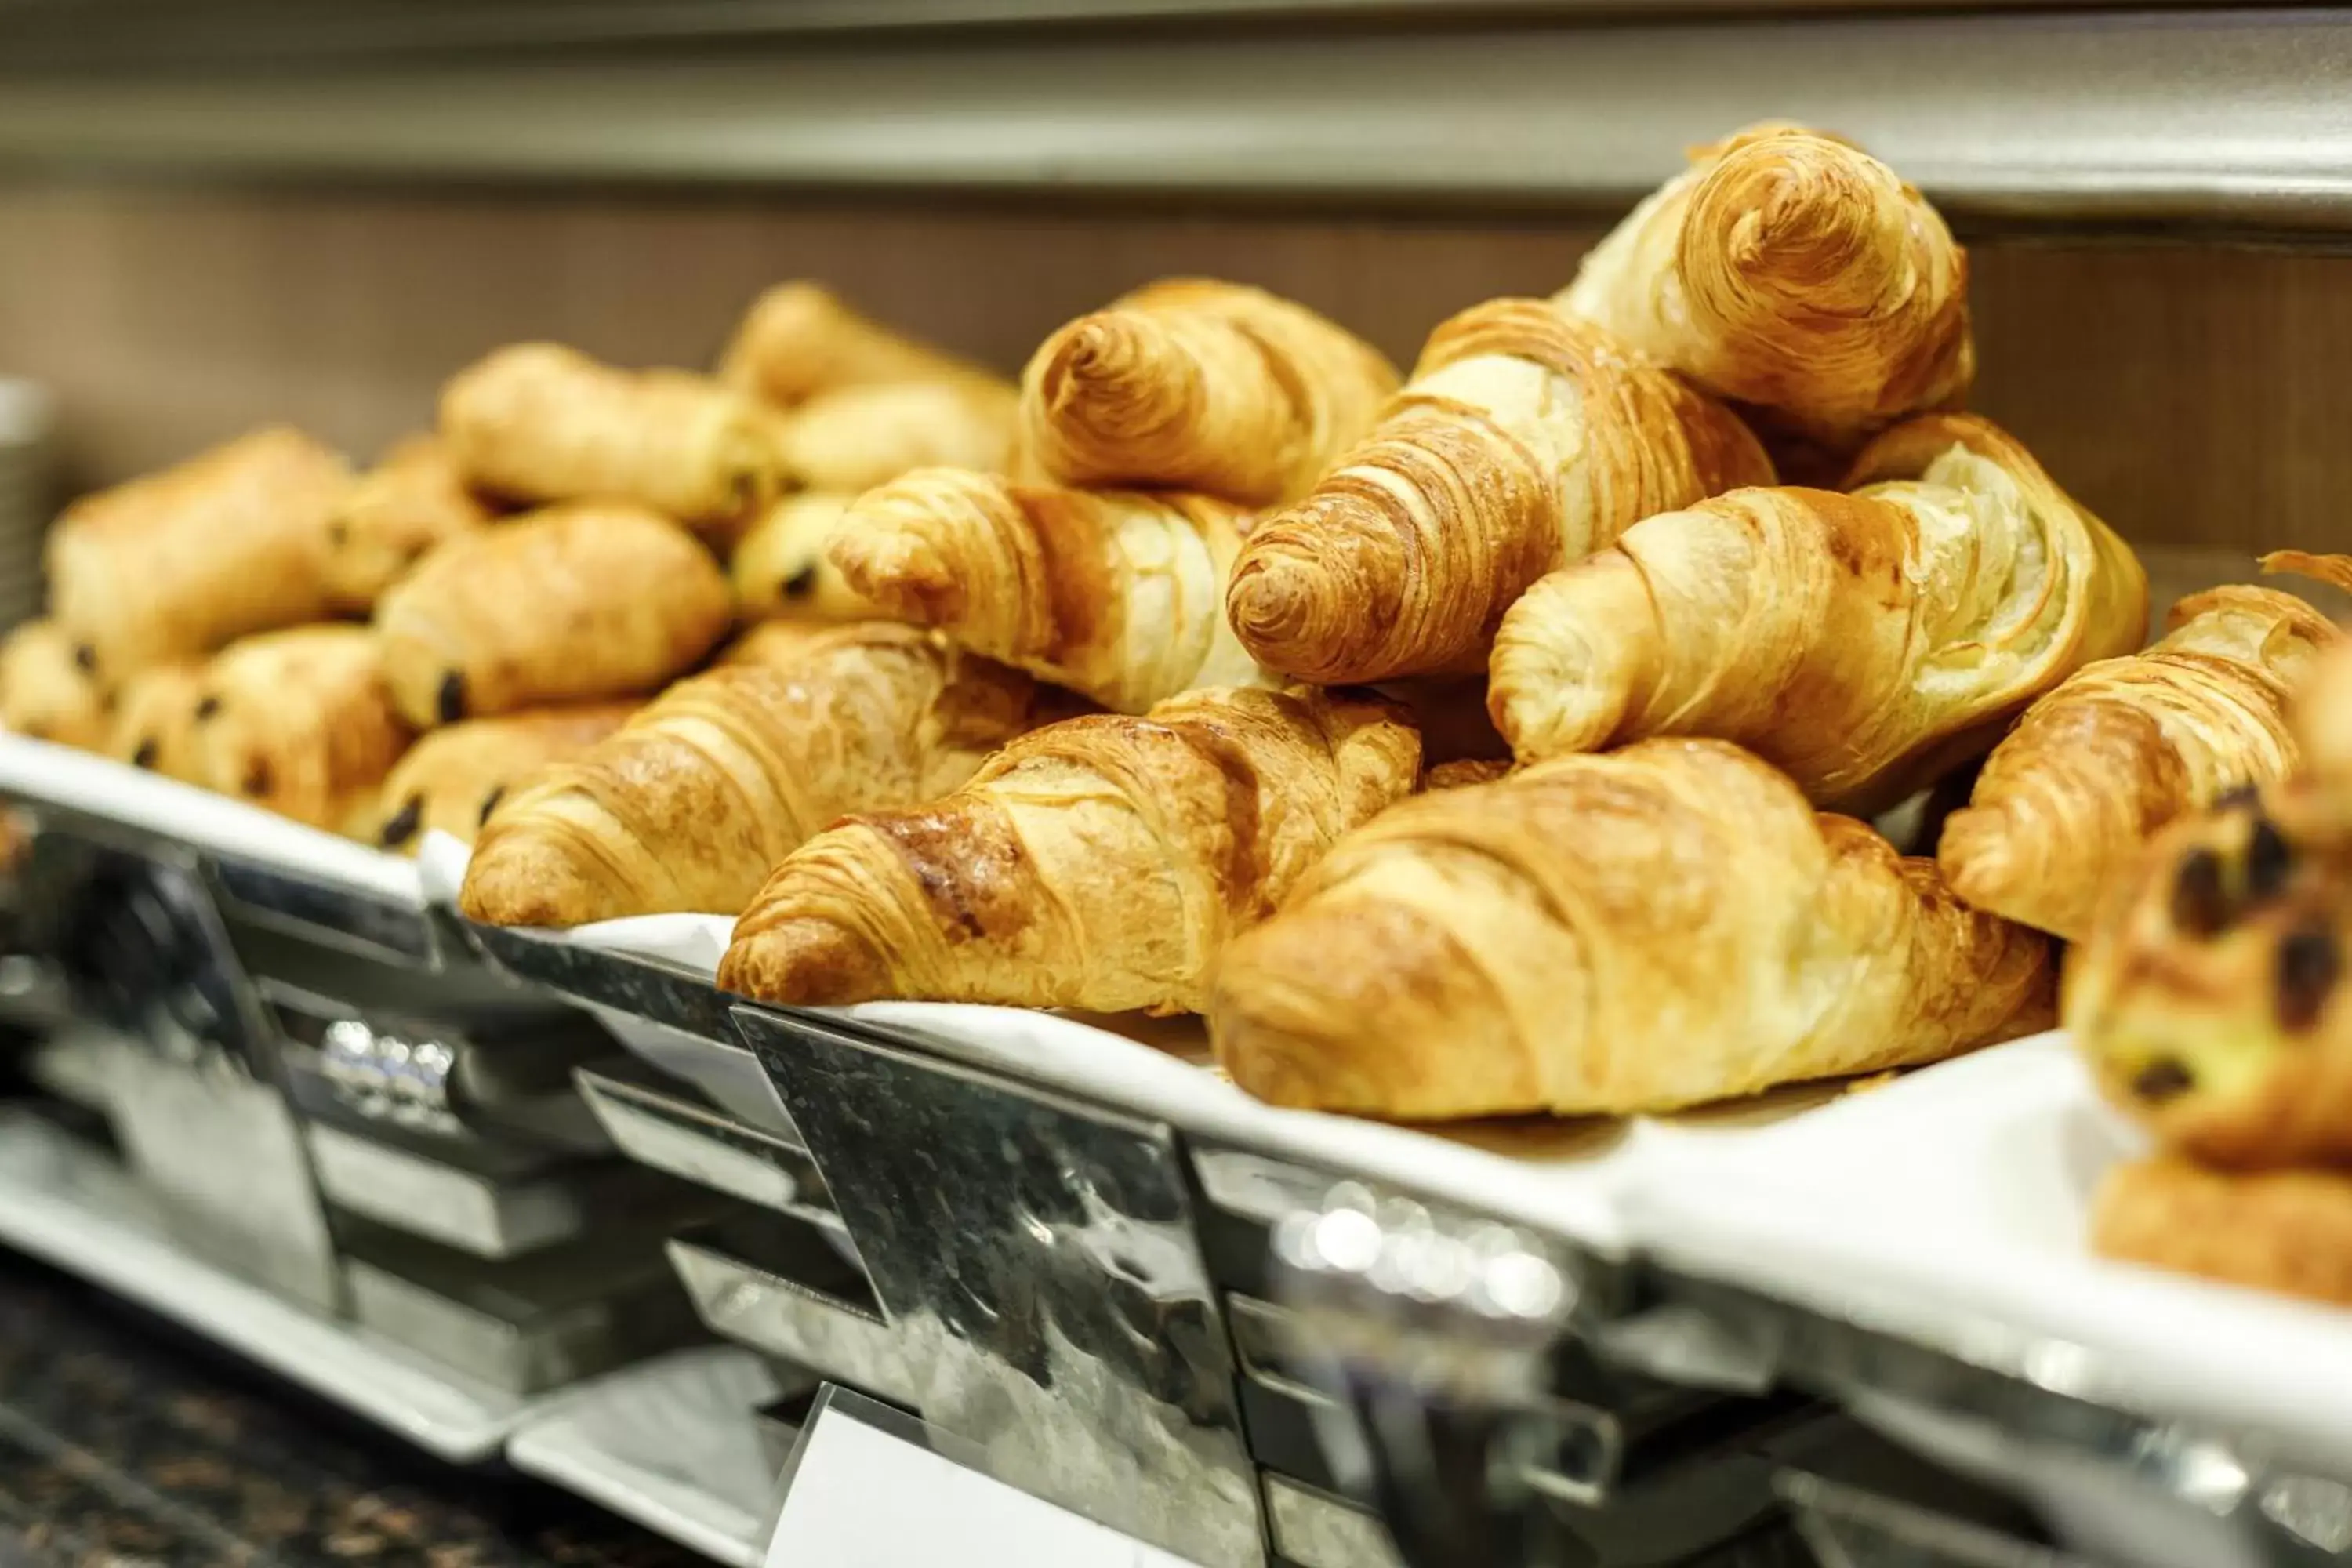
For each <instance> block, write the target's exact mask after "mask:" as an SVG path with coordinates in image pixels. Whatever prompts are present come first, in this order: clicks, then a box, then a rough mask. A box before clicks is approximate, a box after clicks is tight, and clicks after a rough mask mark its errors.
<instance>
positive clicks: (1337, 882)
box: [1209, 740, 2053, 1120]
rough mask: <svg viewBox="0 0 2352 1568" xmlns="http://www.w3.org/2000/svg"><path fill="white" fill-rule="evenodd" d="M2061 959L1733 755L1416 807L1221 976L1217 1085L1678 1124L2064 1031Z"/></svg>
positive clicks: (1529, 775)
mask: <svg viewBox="0 0 2352 1568" xmlns="http://www.w3.org/2000/svg"><path fill="white" fill-rule="evenodd" d="M2052 978H2053V976H2052V969H2051V963H2050V944H2049V942H2048V941H2047V940H2046V939H2044V938H2043V937H2042V936H2040V935H2038V934H2036V933H2034V932H2031V931H2026V930H2024V929H2023V928H2021V927H2019V926H2014V925H2011V924H2010V923H2008V922H2007V921H2001V920H1998V919H1996V918H1994V917H1992V916H1990V915H1984V914H1979V913H1976V912H1975V911H1973V910H1969V909H1967V908H1965V907H1963V906H1962V905H1961V904H1960V902H1959V901H1958V900H1957V899H1955V898H1953V897H1952V896H1951V894H1950V893H1949V892H1948V890H1947V889H1945V888H1944V887H1943V885H1942V882H1941V880H1940V879H1938V878H1937V874H1936V868H1935V865H1934V863H1933V862H1932V861H1928V860H1924V859H1908V860H1906V859H1904V858H1900V857H1898V856H1897V855H1896V854H1895V850H1894V849H1893V847H1891V846H1889V845H1888V844H1887V843H1886V841H1885V839H1883V838H1881V837H1878V835H1876V834H1875V833H1874V832H1872V831H1871V830H1870V829H1869V828H1868V827H1866V826H1864V825H1863V824H1861V823H1859V822H1856V821H1853V819H1852V818H1849V817H1843V816H1829V815H1825V814H1824V815H1820V816H1816V815H1815V814H1814V812H1813V809H1812V807H1811V805H1808V804H1807V802H1806V801H1805V799H1804V797H1803V796H1802V795H1800V794H1799V793H1798V792H1797V790H1796V788H1795V786H1794V785H1792V784H1790V783H1789V781H1788V780H1787V779H1786V778H1785V777H1783V776H1782V775H1781V774H1780V773H1777V772H1775V771H1774V770H1772V769H1771V768H1769V767H1767V766H1766V765H1765V764H1764V763H1760V762H1759V761H1757V760H1756V758H1754V757H1753V756H1751V755H1749V754H1748V753H1747V752H1742V751H1741V750H1739V749H1738V747H1736V746H1732V745H1729V744H1727V743H1725V742H1719V741H1688V740H1654V741H1643V742H1637V743H1636V744H1634V745H1632V746H1628V747H1626V748H1625V749H1624V750H1623V751H1621V752H1612V753H1610V754H1608V755H1606V756H1591V757H1588V756H1573V757H1562V758H1559V759H1556V760H1554V761H1552V762H1548V763H1536V764H1535V765H1533V766H1531V767H1527V768H1522V769H1520V770H1519V771H1517V773H1512V774H1511V775H1510V776H1509V777H1507V778H1506V779H1504V780H1502V781H1500V782H1499V783H1495V784H1470V785H1467V786H1465V787H1460V788H1454V789H1446V790H1443V791H1441V792H1439V793H1436V794H1433V795H1424V796H1422V797H1420V798H1418V799H1414V800H1411V801H1407V802H1406V803H1405V804H1403V805H1400V806H1397V807H1395V808H1393V809H1391V811H1389V812H1388V813H1387V814H1385V815H1384V816H1381V817H1379V818H1377V819H1376V820H1374V821H1373V822H1372V823H1371V824H1370V825H1369V826H1365V827H1362V828H1360V829H1358V830H1357V831H1356V832H1354V833H1352V834H1350V835H1349V836H1348V837H1345V838H1343V839H1341V840H1340V841H1339V843H1338V844H1337V845H1336V846H1334V847H1333V848H1332V850H1331V852H1330V853H1329V854H1328V855H1327V856H1326V857H1324V858H1323V860H1322V861H1321V862H1320V863H1319V864H1318V865H1317V866H1316V867H1315V868H1314V869H1312V870H1311V871H1309V872H1308V873H1307V877H1306V878H1305V879H1304V880H1303V881H1302V882H1301V883H1300V884H1299V886H1298V888H1297V890H1296V891H1295V892H1294V893H1292V895H1291V896H1290V898H1289V900H1287V901H1286V903H1285V904H1284V906H1283V908H1282V910H1281V912H1280V913H1279V914H1277V915H1276V916H1275V917H1274V918H1273V919H1272V920H1270V921H1266V922H1265V924H1264V925H1262V926H1260V927H1259V928H1258V929H1257V930H1255V931H1252V932H1250V933H1249V934H1247V935H1246V936H1244V937H1243V938H1241V939H1240V940H1239V941H1237V942H1234V945H1233V946H1232V947H1231V948H1230V949H1229V950H1228V951H1227V952H1226V953H1225V957H1224V961H1223V963H1222V964H1221V965H1220V966H1219V969H1218V973H1217V983H1216V991H1215V994H1214V997H1213V1000H1212V1003H1211V1006H1210V1010H1209V1024H1210V1031H1211V1034H1212V1036H1213V1039H1214V1040H1215V1043H1216V1048H1217V1058H1218V1060H1219V1061H1221V1062H1222V1063H1223V1064H1224V1066H1225V1068H1227V1070H1229V1071H1230V1072H1231V1073H1232V1074H1233V1077H1234V1081H1235V1082H1236V1083H1238V1084H1240V1085H1241V1086H1242V1087H1243V1088H1244V1089H1248V1090H1249V1091H1250V1092H1251V1093H1253V1094H1255V1095H1258V1096H1259V1097H1261V1098H1263V1099H1266V1100H1274V1101H1276V1103H1279V1104H1284V1105H1298V1106H1312V1107H1316V1108H1318V1109H1323V1110H1347V1111H1357V1112H1363V1113H1368V1114H1372V1115H1378V1116H1385V1117H1393V1118H1399V1119H1406V1120H1425V1119H1439V1118H1451V1117H1464V1116H1482V1115H1489V1114H1494V1113H1499V1112H1517V1111H1529V1110H1549V1111H1553V1112H1556V1113H1562V1114H1574V1113H1583V1112H1594V1111H1606V1112H1628V1111H1637V1110H1670V1109H1673V1108H1675V1107H1677V1106H1685V1105H1691V1104H1695V1103H1698V1102H1701V1101H1705V1100H1720V1099H1725V1098H1727V1097H1730V1096H1734V1095H1744V1094H1750V1093H1754V1092H1756V1091H1758V1090H1759V1089H1767V1088H1769V1087H1771V1086H1772V1085H1774V1084H1779V1083H1785V1082H1790V1081H1794V1080H1798V1079H1815V1078H1823V1077H1829V1076H1832V1075H1837V1074H1845V1073H1859V1072H1871V1071H1876V1070H1879V1069H1882V1068H1893V1067H1900V1066H1905V1065H1907V1064H1911V1063H1916V1062H1924V1061H1931V1060H1934V1059H1936V1058H1939V1057H1945V1056H1948V1055H1950V1054H1952V1053H1954V1052H1956V1051H1959V1050H1965V1049H1967V1048H1969V1047H1973V1046H1977V1045H1981V1044H1985V1043H1987V1042H1989V1041H1990V1040H1993V1039H1996V1038H2000V1037H2005V1036H2008V1035H2011V1034H2014V1033H2019V1032H2022V1031H2023V1030H2024V1029H2025V1028H2026V1027H2029V1026H2032V1025H2035V1024H2038V1023H2041V1022H2043V1021H2046V1017H2047V1012H2048V1004H2049V994H2050V988H2051V982H2052Z"/></svg>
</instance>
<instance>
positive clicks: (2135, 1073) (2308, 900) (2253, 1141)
mask: <svg viewBox="0 0 2352 1568" xmlns="http://www.w3.org/2000/svg"><path fill="white" fill-rule="evenodd" d="M2347 931H2352V811H2347V808H2346V802H2345V798H2344V796H2343V795H2341V793H2340V792H2338V791H2337V790H2336V789H2334V788H2333V787H2331V786H2329V785H2327V784H2323V783H2321V782H2320V781H2318V780H2314V779H2291V780H2288V781H2286V782H2284V783H2274V784H2263V785H2261V786H2260V787H2259V788H2258V789H2257V788H2252V787H2249V788H2242V789H2238V790H2234V791H2232V792H2231V793H2230V794H2229V795H2225V796H2224V797H2223V798H2222V799H2221V801H2220V802H2219V803H2218V804H2217V805H2214V806H2213V807H2212V808H2210V809H2209V810H2207V811H2204V812H2200V813H2196V814H2193V815H2189V816H2183V817H2181V818H2180V819H2179V820H2177V821H2175V822H2173V823H2172V824H2171V825H2170V826H2168V827H2166V828H2164V829H2162V830H2161V831H2160V832H2158V835H2157V837H2156V838H2155V840H2154V842H2153V844H2152V845H2151V846H2150V847H2148V849H2147V852H2146V853H2145V854H2144V855H2143V856H2141V857H2140V858H2138V859H2137V862H2136V863H2135V864H2134V865H2133V866H2132V867H2131V868H2129V870H2128V872H2127V873H2126V875H2123V876H2120V877H2117V878H2116V879H2115V880H2114V882H2113V884H2112V885H2111V886H2109V887H2108V888H2106V889H2103V891H2102V896H2101V898H2100V899H2099V901H2098V905H2097V908H2096V909H2095V911H2094V914H2093V918H2092V919H2091V921H2090V922H2089V925H2088V929H2087V930H2086V931H2085V932H2084V938H2083V940H2082V942H2080V943H2079V944H2077V945H2076V946H2075V947H2074V950H2073V951H2072V952H2070V953H2069V954H2068V956H2067V963H2066V988H2065V1005H2064V1014H2065V1023H2066V1026H2067V1028H2068V1030H2069V1031H2070V1032H2072V1033H2073V1035H2074V1038H2075V1041H2076V1043H2077V1044H2078V1045H2079V1046H2080V1047H2082V1049H2083V1052H2084V1056H2085V1057H2086V1058H2088V1059H2089V1061H2090V1063H2091V1067H2092V1069H2093V1072H2094V1074H2095V1077H2096V1078H2097V1079H2098V1081H2099V1083H2100V1085H2101V1087H2102V1088H2104V1089H2105V1090H2106V1092H2107V1094H2108V1096H2109V1097H2110V1098H2111V1099H2113V1100H2115V1101H2116V1104H2118V1105H2120V1106H2122V1107H2123V1108H2124V1109H2125V1110H2128V1111H2130V1112H2132V1113H2133V1114H2135V1115H2137V1117H2139V1118H2140V1120H2142V1121H2145V1122H2147V1125H2148V1126H2149V1127H2150V1128H2151V1129H2153V1130H2154V1131H2155V1132H2156V1133H2157V1135H2158V1137H2159V1138H2161V1139H2162V1140H2163V1141H2164V1142H2166V1143H2168V1145H2170V1146H2171V1147H2173V1148H2174V1149H2177V1150H2179V1151H2180V1152H2184V1153H2187V1154H2189V1155H2191V1156H2193V1157H2195V1158H2197V1159H2200V1160H2204V1161H2207V1162H2209V1163H2214V1164H2221V1165H2231V1166H2246V1167H2251V1166H2268V1165H2294V1164H2311V1163H2343V1162H2345V1161H2347V1159H2352V1006H2347V1005H2346V1004H2345V1000H2344V985H2343V984H2342V982H2343V979H2344V952H2345V941H2346V937H2347Z"/></svg>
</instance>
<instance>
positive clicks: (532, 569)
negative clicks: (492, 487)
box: [375, 501, 733, 729]
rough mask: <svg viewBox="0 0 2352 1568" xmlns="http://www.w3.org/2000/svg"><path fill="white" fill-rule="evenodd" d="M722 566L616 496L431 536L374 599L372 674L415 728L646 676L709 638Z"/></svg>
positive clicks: (635, 682) (701, 649)
mask: <svg viewBox="0 0 2352 1568" xmlns="http://www.w3.org/2000/svg"><path fill="white" fill-rule="evenodd" d="M732 614H733V605H732V604H731V602H730V595H729V593H728V589H727V579H726V578H725V577H724V576H723V575H721V574H720V573H719V568H718V567H717V566H716V565H715V564H714V563H712V562H711V559H710V557H709V555H708V554H706V553H705V552H703V549H702V547H701V546H700V545H698V544H697V543H696V542H694V540H693V539H692V538H691V537H690V536H688V534H687V533H685V532H684V531H681V530H680V529H678V528H677V526H676V525H674V524H672V523H670V522H668V521H665V520H663V519H662V518H659V517H656V516H655V515H654V514H653V513H651V512H649V511H645V510H641V509H639V508H637V507H634V506H629V505H626V504H624V503H621V502H595V501H583V502H579V503H577V504H575V505H572V506H560V507H549V508H548V509H546V510H543V511H539V512H534V513H532V514H531V515H530V516H528V517H525V518H521V519H520V520H518V521H514V522H509V523H502V524H500V525H499V527H497V528H489V529H483V530H480V531H477V532H472V533H463V534H459V535H457V537H456V538H453V539H450V540H448V541H446V542H444V543H443V544H441V545H440V546H439V547H438V548H437V549H436V550H435V551H434V552H432V553H431V554H429V555H427V556H426V557H425V559H424V560H423V561H421V562H419V563H417V566H416V569H415V571H413V572H411V573H410V574H408V575H407V576H405V577H404V578H402V579H401V580H400V581H399V582H398V583H395V584H393V586H392V588H391V590H390V591H389V592H387V593H386V594H385V595H383V600H382V601H381V602H380V603H379V604H378V605H376V612H375V629H376V635H377V637H379V638H380V639H381V640H382V642H383V661H384V673H385V675H386V677H387V678H388V679H390V680H391V682H392V690H393V696H394V700H396V701H397V702H398V704H399V707H400V711H401V712H402V713H404V715H406V716H407V718H408V720H409V721H410V722H411V723H413V724H415V725H416V726H417V727H418V728H420V729H423V728H425V727H426V726H429V725H432V724H436V723H441V724H452V723H455V722H457V721H458V720H460V719H465V718H480V717H483V716H485V715H488V714H493V713H509V712H512V711H513V710H516V709H519V708H534V707H542V706H546V705H548V704H551V703H560V702H580V701H593V700H600V699H604V698H612V697H625V696H629V695H632V694H634V693H636V692H641V691H648V690H651V689H653V688H655V687H657V686H659V685H660V684H661V683H662V682H664V681H666V680H667V679H670V678H671V677H672V676H675V675H677V674H678V673H680V672H681V671H683V670H685V669H688V668H691V667H692V666H693V665H694V663H695V662H696V661H697V660H698V659H699V658H701V657H702V656H703V655H704V654H705V653H707V652H709V649H710V647H711V645H712V644H714V643H716V642H717V641H718V640H719V637H721V636H723V635H724V634H725V633H726V630H727V626H728V622H729V621H730V618H731V617H732Z"/></svg>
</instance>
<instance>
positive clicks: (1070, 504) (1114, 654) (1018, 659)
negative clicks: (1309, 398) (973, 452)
mask: <svg viewBox="0 0 2352 1568" xmlns="http://www.w3.org/2000/svg"><path fill="white" fill-rule="evenodd" d="M1249 521H1250V519H1249V514H1248V513H1247V512H1245V511H1243V510H1240V509H1239V508H1237V507H1235V506H1234V505H1232V504H1231V503H1229V502H1225V501H1221V500H1213V499H1212V498H1210V497H1208V496H1192V495H1181V494H1173V493H1161V494H1149V493H1145V492H1142V491H1137V490H1075V489H1064V488H1062V487H1060V486H1057V485H1020V484H1014V483H1013V482H1012V481H1011V480H1009V479H1000V478H998V477H996V476H994V475H990V474H978V473H971V472H969V471H966V470H962V469H956V468H926V469H922V470H920V471H919V472H916V473H912V474H908V475H906V476H905V477H903V478H901V479H897V480H894V481H893V482H891V483H890V484H887V485H885V486H882V487H881V488H880V489H873V490H869V491H867V492H866V494H865V495H863V496H860V497H859V498H858V499H857V500H856V502H855V503H854V504H853V505H852V506H851V507H850V510H849V514H848V516H847V517H846V518H845V520H844V521H843V523H842V525H841V527H840V528H839V529H837V530H836V531H835V534H834V538H833V545H832V557H833V560H834V562H835V564H837V565H838V566H839V567H840V568H841V572H842V575H843V576H844V578H845V580H846V581H847V583H848V584H849V586H850V587H851V588H852V589H853V590H854V591H855V592H856V593H857V594H859V595H862V596H863V597H865V598H866V600H868V601H870V602H871V603H872V604H873V605H876V606H877V607H878V609H879V611H880V612H881V613H883V614H885V615H889V616H896V617H898V618H899V619H901V620H905V621H909V622H911V623H913V624H915V625H917V626H932V627H936V628H937V629H939V630H940V631H942V632H944V633H946V634H947V635H948V636H949V637H951V638H953V639H954V640H955V641H956V642H957V643H959V644H961V646H963V647H969V648H971V649H972V650H973V651H974V652H977V653H984V654H986V655H988V656H989V657H990V658H999V659H1003V661H1004V662H1005V663H1007V664H1012V665H1018V666H1019V667H1020V668H1024V669H1025V670H1028V671H1029V672H1030V673H1031V674H1033V675H1035V676H1037V677H1039V678H1040V679H1045V680H1050V681H1052V682H1054V684H1055V685H1056V686H1064V687H1067V688H1068V689H1071V690H1073V691H1076V692H1081V693H1083V694H1084V695H1086V696H1087V697H1089V698H1091V699H1093V700H1095V701H1097V702H1099V703H1101V704H1102V705H1103V706H1104V707H1106V708H1108V709H1111V710H1115V711H1118V712H1121V713H1140V712H1142V711H1144V710H1146V709H1148V708H1150V707H1151V706H1152V705H1153V704H1154V703H1157V702H1162V701H1165V700H1167V699H1169V698H1171V697H1173V696H1175V695H1176V694H1177V693H1179V692H1182V691H1189V690H1192V689H1195V688H1199V687H1208V686H1233V685H1268V684H1280V683H1281V680H1282V678H1281V677H1278V676H1270V675H1268V674H1267V673H1266V672H1265V671H1264V670H1262V669H1260V668H1258V666H1257V664H1256V662H1255V660H1253V659H1252V658H1250V657H1249V655H1248V654H1247V653H1246V652H1244V650H1243V648H1242V646H1241V644H1240V643H1239V642H1238V641H1236V640H1235V639H1234V634H1233V630H1232V628H1231V627H1230V626H1228V625H1227V623H1226V620H1225V582H1226V579H1227V577H1228V575H1229V574H1231V572H1232V570H1233V563H1234V553H1235V552H1237V551H1238V550H1240V548H1241V541H1242V534H1243V531H1244V530H1245V529H1247V528H1248V526H1249Z"/></svg>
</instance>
